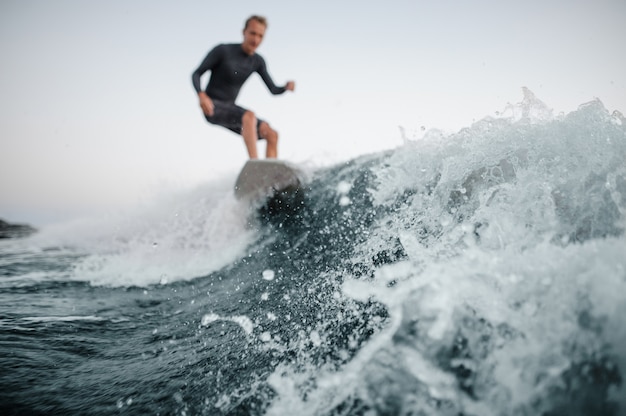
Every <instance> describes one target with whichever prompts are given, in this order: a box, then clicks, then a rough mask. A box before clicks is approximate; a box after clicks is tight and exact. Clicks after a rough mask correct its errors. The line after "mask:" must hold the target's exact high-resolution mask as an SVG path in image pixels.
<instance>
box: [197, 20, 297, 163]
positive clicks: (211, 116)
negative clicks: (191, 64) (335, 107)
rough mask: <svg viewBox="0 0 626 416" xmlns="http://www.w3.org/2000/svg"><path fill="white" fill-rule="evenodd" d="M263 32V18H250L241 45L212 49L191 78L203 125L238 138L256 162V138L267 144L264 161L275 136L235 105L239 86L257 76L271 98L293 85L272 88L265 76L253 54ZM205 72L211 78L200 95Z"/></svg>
mask: <svg viewBox="0 0 626 416" xmlns="http://www.w3.org/2000/svg"><path fill="white" fill-rule="evenodd" d="M266 29H267V20H266V19H265V18H264V17H261V16H251V17H250V18H249V19H248V20H246V24H245V27H244V29H243V42H242V43H241V44H221V45H218V46H216V47H215V48H214V49H213V50H211V51H210V52H209V54H208V55H207V56H206V58H204V61H202V63H201V64H200V66H199V67H198V69H196V70H195V72H194V73H193V75H192V77H191V78H192V81H193V86H194V88H195V90H196V92H197V93H198V98H199V99H200V107H201V108H202V111H203V112H204V116H205V117H206V119H207V121H208V122H209V123H211V124H217V125H220V126H222V127H226V128H227V129H229V130H231V131H233V132H235V133H238V134H241V135H242V136H243V140H244V142H245V145H246V148H247V150H248V155H249V156H250V159H257V158H258V155H257V146H256V143H257V141H258V139H259V138H261V139H264V140H266V141H267V152H266V157H268V158H276V157H277V155H278V133H277V132H276V130H274V129H273V128H271V127H270V125H269V124H268V123H267V122H266V121H264V120H261V119H257V117H256V115H255V114H254V113H253V112H252V111H249V110H247V109H245V108H243V107H240V106H238V105H236V104H235V100H236V99H237V95H239V90H240V89H241V86H242V85H243V83H244V82H245V81H246V80H247V79H248V77H249V76H250V75H251V74H252V73H253V72H257V73H258V74H259V75H260V76H261V79H263V82H265V85H266V86H267V88H268V89H269V90H270V92H271V93H272V94H282V93H284V92H285V91H293V90H294V89H295V83H294V82H293V81H289V82H287V84H286V85H285V86H283V87H278V86H276V85H275V84H274V81H272V78H271V77H270V75H269V73H268V72H267V68H266V66H265V60H264V59H263V58H262V57H261V56H260V55H258V54H257V53H255V51H256V49H257V48H258V47H259V45H260V44H261V41H262V40H263V36H264V35H265V30H266ZM207 71H211V78H210V79H209V83H208V85H207V87H206V90H205V91H202V88H201V86H200V77H201V76H202V74H204V73H205V72H207Z"/></svg>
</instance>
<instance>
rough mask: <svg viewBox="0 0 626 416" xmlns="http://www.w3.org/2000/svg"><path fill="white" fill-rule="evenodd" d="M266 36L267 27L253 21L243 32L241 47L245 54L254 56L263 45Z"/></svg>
mask: <svg viewBox="0 0 626 416" xmlns="http://www.w3.org/2000/svg"><path fill="white" fill-rule="evenodd" d="M264 35H265V25H262V24H261V23H259V22H257V21H256V20H251V21H250V23H248V27H246V28H245V29H244V31H243V44H242V45H241V46H242V47H243V50H244V52H245V53H247V54H248V55H252V54H253V53H254V51H256V48H258V47H259V45H260V44H261V41H262V40H263V36H264Z"/></svg>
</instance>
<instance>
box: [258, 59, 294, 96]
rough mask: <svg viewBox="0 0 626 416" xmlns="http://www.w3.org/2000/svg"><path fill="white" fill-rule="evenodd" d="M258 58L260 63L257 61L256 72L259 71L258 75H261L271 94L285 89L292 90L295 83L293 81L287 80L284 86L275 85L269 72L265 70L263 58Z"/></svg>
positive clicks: (280, 92)
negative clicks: (257, 67)
mask: <svg viewBox="0 0 626 416" xmlns="http://www.w3.org/2000/svg"><path fill="white" fill-rule="evenodd" d="M259 58H260V63H259V69H258V70H257V72H258V73H259V75H260V76H261V79H262V80H263V82H264V83H265V85H266V86H267V89H268V90H270V92H271V93H272V94H274V95H277V94H282V93H284V92H285V91H293V90H294V89H295V83H294V82H293V81H289V82H288V83H287V84H286V85H285V86H284V87H278V86H276V84H274V80H272V77H271V76H270V74H269V72H267V66H266V65H265V60H264V59H263V58H261V57H259Z"/></svg>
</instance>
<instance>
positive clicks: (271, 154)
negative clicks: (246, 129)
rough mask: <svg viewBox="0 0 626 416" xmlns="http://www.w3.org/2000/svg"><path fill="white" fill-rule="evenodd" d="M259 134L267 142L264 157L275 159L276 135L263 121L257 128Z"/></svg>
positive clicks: (276, 155) (276, 149) (276, 154)
mask: <svg viewBox="0 0 626 416" xmlns="http://www.w3.org/2000/svg"><path fill="white" fill-rule="evenodd" d="M259 134H260V136H261V137H262V138H263V139H265V141H266V142H267V148H266V151H265V157H267V158H268V159H276V158H277V157H278V133H277V132H276V130H274V129H272V128H271V127H270V126H269V124H267V123H266V122H265V121H263V122H261V125H260V126H259Z"/></svg>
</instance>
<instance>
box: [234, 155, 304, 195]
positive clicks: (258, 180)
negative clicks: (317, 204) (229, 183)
mask: <svg viewBox="0 0 626 416" xmlns="http://www.w3.org/2000/svg"><path fill="white" fill-rule="evenodd" d="M301 180H302V172H301V171H300V170H299V169H298V168H297V167H295V166H294V165H292V164H290V163H288V162H285V161H282V160H276V159H252V160H248V161H247V162H246V164H245V165H244V167H243V169H242V170H241V172H240V173H239V177H238V178H237V182H236V183H235V196H236V197H237V198H238V199H246V200H250V201H252V200H259V199H262V198H269V197H271V196H274V195H276V194H277V193H280V192H288V193H292V192H296V191H301V189H300V185H301Z"/></svg>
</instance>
